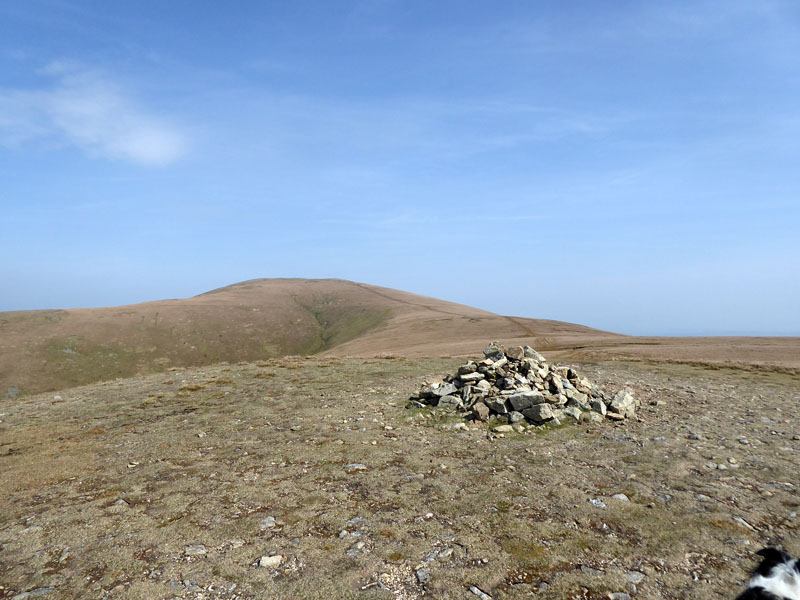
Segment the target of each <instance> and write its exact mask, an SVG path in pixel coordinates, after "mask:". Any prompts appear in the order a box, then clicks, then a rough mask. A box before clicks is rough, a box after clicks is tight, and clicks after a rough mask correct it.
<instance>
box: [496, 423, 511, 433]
mask: <svg viewBox="0 0 800 600" xmlns="http://www.w3.org/2000/svg"><path fill="white" fill-rule="evenodd" d="M494 430H495V431H496V432H497V433H513V431H514V426H513V425H498V426H497V427H495V428H494Z"/></svg>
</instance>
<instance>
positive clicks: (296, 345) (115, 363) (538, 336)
mask: <svg viewBox="0 0 800 600" xmlns="http://www.w3.org/2000/svg"><path fill="white" fill-rule="evenodd" d="M489 340H498V341H500V342H502V343H505V344H509V345H514V344H529V345H531V346H533V347H535V348H537V349H538V350H541V351H543V352H545V353H547V356H548V357H552V358H553V359H570V360H608V359H624V360H653V361H674V362H690V363H723V364H727V365H746V366H749V367H751V366H756V367H758V368H769V369H784V370H785V369H788V370H792V369H798V368H800V338H642V337H631V336H625V335H618V334H614V333H609V332H605V331H599V330H597V329H591V328H589V327H584V326H580V325H574V324H571V323H563V322H560V321H550V320H542V319H528V318H521V317H505V316H500V315H496V314H494V313H490V312H487V311H484V310H480V309H477V308H472V307H469V306H464V305H461V304H455V303H452V302H446V301H443V300H437V299H434V298H428V297H424V296H419V295H416V294H411V293H408V292H403V291H399V290H393V289H389V288H382V287H378V286H373V285H367V284H363V283H355V282H351V281H344V280H340V279H255V280H251V281H245V282H242V283H238V284H235V285H231V286H227V287H223V288H220V289H217V290H213V291H210V292H207V293H205V294H201V295H199V296H195V297H192V298H186V299H180V300H162V301H157V302H147V303H142V304H134V305H129V306H118V307H110V308H93V309H65V310H37V311H15V312H4V313H0V398H3V397H4V396H6V397H13V396H15V395H17V394H19V393H24V394H27V393H35V392H42V391H48V390H57V389H64V388H68V387H73V386H76V385H83V384H86V383H91V382H95V381H103V380H109V379H114V378H118V377H130V376H133V375H139V374H146V373H153V372H158V371H163V370H165V369H167V368H170V367H185V366H204V365H210V364H215V363H220V362H239V361H255V360H263V359H269V358H273V357H276V356H283V355H291V354H300V355H309V354H323V355H328V356H361V357H370V356H379V355H384V356H388V355H397V356H406V357H420V356H472V355H475V354H476V353H479V352H480V349H481V348H482V347H483V346H484V345H485V344H486V342H487V341H489Z"/></svg>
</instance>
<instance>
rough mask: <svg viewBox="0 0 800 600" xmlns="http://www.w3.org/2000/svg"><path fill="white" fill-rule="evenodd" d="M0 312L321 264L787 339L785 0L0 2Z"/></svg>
mask: <svg viewBox="0 0 800 600" xmlns="http://www.w3.org/2000/svg"><path fill="white" fill-rule="evenodd" d="M0 30H2V32H3V33H2V35H0V208H1V209H2V212H0V214H1V215H2V218H1V219H0V240H2V244H3V252H2V254H0V281H2V284H0V310H16V309H31V308H61V307H78V306H105V305H116V304H128V303H134V302H141V301H146V300H155V299H162V298H177V297H186V296H190V295H194V294H197V293H201V292H204V291H207V290H209V289H212V288H215V287H219V286H223V285H227V284H230V283H235V282H238V281H241V280H245V279H252V278H257V277H339V278H344V279H352V280H355V281H361V282H365V283H372V284H376V285H383V286H388V287H392V288H398V289H404V290H407V291H411V292H415V293H420V294H424V295H429V296H435V297H438V298H442V299H445V300H451V301H455V302H461V303H464V304H469V305H472V306H477V307H480V308H484V309H486V310H490V311H493V312H497V313H501V314H510V315H519V316H527V317H538V318H551V319H559V320H564V321H571V322H576V323H582V324H585V325H590V326H594V327H598V328H602V329H609V330H613V331H618V332H622V333H631V334H643V335H644V334H648V335H670V334H687V335H692V334H694V335H703V334H720V335H724V334H774V335H800V300H799V299H800V241H798V237H800V236H798V229H800V174H798V168H799V165H800V5H798V4H797V3H796V2H793V1H786V2H782V1H772V0H760V1H759V2H752V1H750V0H746V1H744V0H720V1H715V2H708V1H702V0H699V1H698V0H692V1H686V2H678V1H666V2H636V1H609V2H590V1H574V2H545V1H520V2H469V1H468V2H464V1H461V2H450V1H437V2H420V1H408V2H402V1H392V0H375V1H372V2H358V1H354V2H321V1H320V2H305V1H293V2H281V3H277V2H274V3H273V2H255V1H253V2H249V1H232V2H226V3H219V2H211V1H206V2H202V1H197V0H192V1H188V0H186V1H177V0H172V1H170V2H160V1H158V2H157V1H150V0H137V2H121V1H105V0H104V1H97V2H94V1H72V0H5V1H4V2H2V3H0Z"/></svg>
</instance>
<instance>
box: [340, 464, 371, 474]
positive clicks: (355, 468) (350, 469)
mask: <svg viewBox="0 0 800 600" xmlns="http://www.w3.org/2000/svg"><path fill="white" fill-rule="evenodd" d="M366 470H367V465H362V464H361V463H350V464H349V465H345V467H344V471H345V473H348V474H351V473H359V472H361V471H366Z"/></svg>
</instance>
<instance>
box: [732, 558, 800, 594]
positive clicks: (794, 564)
mask: <svg viewBox="0 0 800 600" xmlns="http://www.w3.org/2000/svg"><path fill="white" fill-rule="evenodd" d="M756 554H758V555H759V556H760V557H761V564H760V565H758V566H757V567H756V569H755V571H753V575H752V576H751V578H750V584H749V585H748V586H747V589H746V590H745V591H744V592H742V594H740V595H739V596H738V597H737V598H736V600H800V560H795V559H793V558H792V557H791V556H789V555H788V554H786V552H784V551H783V550H778V549H777V548H764V549H763V550H759V551H758V552H756Z"/></svg>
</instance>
